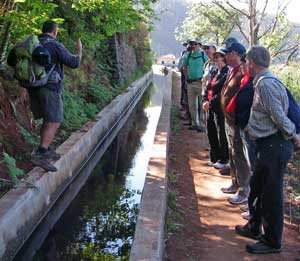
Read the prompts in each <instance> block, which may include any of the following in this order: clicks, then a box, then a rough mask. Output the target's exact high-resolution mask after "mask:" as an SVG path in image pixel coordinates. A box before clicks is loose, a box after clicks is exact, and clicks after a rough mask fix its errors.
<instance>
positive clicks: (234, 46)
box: [223, 43, 246, 55]
mask: <svg viewBox="0 0 300 261" xmlns="http://www.w3.org/2000/svg"><path fill="white" fill-rule="evenodd" d="M223 51H224V52H225V53H230V52H233V51H234V52H236V53H238V54H240V55H241V54H244V53H246V48H245V47H244V45H242V44H240V43H232V44H231V45H230V46H229V47H227V48H225V49H223Z"/></svg>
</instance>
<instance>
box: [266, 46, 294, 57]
mask: <svg viewBox="0 0 300 261" xmlns="http://www.w3.org/2000/svg"><path fill="white" fill-rule="evenodd" d="M296 48H297V49H298V48H299V44H296V45H294V46H292V47H289V48H285V49H281V50H279V51H277V52H275V53H274V54H273V55H272V57H276V56H278V55H279V54H282V53H285V52H288V51H292V50H294V49H296Z"/></svg>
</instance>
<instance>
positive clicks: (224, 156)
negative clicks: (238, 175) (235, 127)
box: [215, 107, 229, 164]
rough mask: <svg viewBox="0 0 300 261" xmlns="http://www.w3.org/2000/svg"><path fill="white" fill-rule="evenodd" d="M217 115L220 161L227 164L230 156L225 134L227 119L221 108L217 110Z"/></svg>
mask: <svg viewBox="0 0 300 261" xmlns="http://www.w3.org/2000/svg"><path fill="white" fill-rule="evenodd" d="M215 115H216V118H217V125H218V132H219V141H220V160H221V162H222V163H224V164H225V163H227V162H228V159H229V155H228V142H227V137H226V132H225V119H224V114H223V112H222V110H221V107H220V108H216V111H215Z"/></svg>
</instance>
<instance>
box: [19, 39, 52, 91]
mask: <svg viewBox="0 0 300 261" xmlns="http://www.w3.org/2000/svg"><path fill="white" fill-rule="evenodd" d="M14 49H15V55H16V58H17V63H16V65H15V78H16V79H17V80H19V82H20V84H21V86H23V87H25V88H28V87H42V86H44V85H46V84H47V83H48V81H49V79H50V77H51V74H52V72H53V70H54V68H55V64H54V65H52V67H51V68H50V70H47V68H46V67H47V66H46V64H47V63H48V64H49V60H50V61H51V57H50V54H49V52H48V51H47V49H46V48H44V47H43V44H42V43H41V42H40V40H39V39H38V37H37V36H36V35H34V34H31V35H29V36H27V37H25V39H24V40H22V41H20V42H18V43H17V44H16V45H15V47H14ZM45 60H47V61H48V62H46V61H45Z"/></svg>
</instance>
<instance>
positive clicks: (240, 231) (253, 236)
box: [235, 224, 261, 240]
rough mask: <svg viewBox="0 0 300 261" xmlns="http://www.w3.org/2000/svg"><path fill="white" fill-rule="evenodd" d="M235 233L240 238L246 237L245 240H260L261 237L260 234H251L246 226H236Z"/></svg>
mask: <svg viewBox="0 0 300 261" xmlns="http://www.w3.org/2000/svg"><path fill="white" fill-rule="evenodd" d="M235 232H236V233H237V234H238V235H240V236H242V237H247V238H251V239H256V240H257V239H260V237H261V233H255V232H253V231H252V230H251V229H250V228H249V226H248V224H246V225H244V226H241V225H237V226H235Z"/></svg>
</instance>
